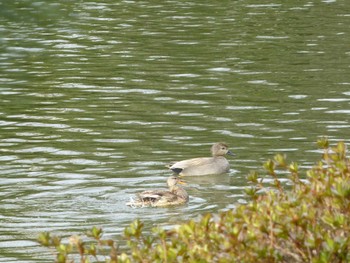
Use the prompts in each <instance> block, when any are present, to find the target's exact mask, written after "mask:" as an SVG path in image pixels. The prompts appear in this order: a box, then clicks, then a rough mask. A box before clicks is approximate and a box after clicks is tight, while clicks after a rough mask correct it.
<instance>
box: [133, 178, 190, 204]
mask: <svg viewBox="0 0 350 263" xmlns="http://www.w3.org/2000/svg"><path fill="white" fill-rule="evenodd" d="M178 184H186V183H185V182H184V181H183V180H182V179H180V178H179V177H176V176H170V177H169V178H168V179H167V185H168V187H169V190H165V189H157V190H148V191H144V192H142V193H139V194H137V197H136V199H131V200H130V202H128V203H126V205H128V206H131V207H166V206H174V205H182V204H185V203H187V202H188V200H189V196H188V194H187V192H186V190H185V189H183V188H182V187H181V186H179V185H178Z"/></svg>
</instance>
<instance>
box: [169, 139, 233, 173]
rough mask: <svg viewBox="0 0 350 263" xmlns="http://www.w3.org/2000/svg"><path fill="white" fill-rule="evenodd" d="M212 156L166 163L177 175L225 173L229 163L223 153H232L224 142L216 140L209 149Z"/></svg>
mask: <svg viewBox="0 0 350 263" xmlns="http://www.w3.org/2000/svg"><path fill="white" fill-rule="evenodd" d="M210 151H211V154H212V157H199V158H193V159H188V160H183V161H179V162H175V163H171V164H169V165H168V168H169V169H170V170H172V171H173V172H174V173H175V174H176V175H178V176H200V175H218V174H224V173H227V172H228V171H229V169H230V164H229V162H228V161H227V159H226V158H225V155H226V154H227V155H232V156H233V155H234V154H233V153H232V152H231V151H230V150H229V149H228V146H227V144H226V143H223V142H217V143H214V145H213V146H212V147H211V149H210Z"/></svg>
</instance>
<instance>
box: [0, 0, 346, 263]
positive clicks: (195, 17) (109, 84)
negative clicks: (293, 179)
mask: <svg viewBox="0 0 350 263" xmlns="http://www.w3.org/2000/svg"><path fill="white" fill-rule="evenodd" d="M346 7H348V3H347V2H346V1H344V0H340V1H320V2H315V1H314V2H313V1H311V2H308V3H307V4H302V3H300V1H288V3H283V4H275V3H266V4H257V3H255V2H252V1H240V2H237V1H235V2H220V3H219V2H218V3H214V2H213V3H210V2H205V3H199V2H198V3H197V2H193V1H187V2H181V1H163V2H161V3H153V4H152V3H151V4H150V3H148V2H145V1H138V2H134V1H120V2H117V3H116V2H115V1H109V0H105V1H103V2H102V3H97V2H79V3H75V2H71V3H70V2H69V3H68V2H60V1H58V2H52V3H46V2H35V1H34V2H33V1H12V2H11V1H7V2H6V3H2V4H1V8H0V10H1V11H0V13H1V15H2V16H1V17H0V19H1V22H2V23H1V26H0V31H1V35H2V38H1V40H0V51H1V52H0V72H1V75H0V94H1V95H0V105H1V110H0V129H1V133H0V152H1V155H0V163H1V166H0V167H1V168H0V169H1V174H2V179H1V182H0V188H1V191H0V196H1V202H0V217H1V220H2V236H1V238H0V254H1V255H2V258H1V259H0V261H1V262H11V261H16V262H39V261H47V260H48V259H50V260H51V259H52V256H51V254H50V252H48V251H47V250H46V249H44V248H41V247H40V246H38V245H37V244H36V243H35V241H34V240H35V238H36V236H37V235H38V233H39V232H40V231H53V232H54V233H56V234H60V235H63V236H65V237H66V236H68V235H70V234H81V233H82V232H84V231H85V230H86V229H88V228H89V227H91V226H93V225H98V226H103V228H104V229H105V233H106V234H107V235H111V236H113V237H120V235H121V234H122V231H123V229H124V227H125V226H127V225H128V224H129V223H130V222H131V221H132V220H134V219H136V218H142V219H144V221H145V223H146V228H147V229H150V227H151V226H154V225H161V226H164V227H170V226H172V225H176V224H178V223H180V222H183V221H185V220H188V219H191V218H197V217H198V216H199V215H201V214H204V213H207V212H218V211H223V210H227V209H231V208H233V207H234V206H235V205H236V204H237V203H242V202H243V203H244V202H245V196H244V195H243V191H242V190H243V189H244V187H246V186H247V181H246V174H247V173H248V172H249V171H250V170H256V169H258V170H259V169H260V167H261V163H262V162H263V161H265V160H266V159H268V158H271V156H273V155H274V154H276V153H279V152H282V153H286V154H287V155H288V157H289V159H292V160H296V161H298V162H299V163H300V164H301V167H309V166H311V165H312V164H313V162H314V161H315V160H316V158H318V156H319V155H320V153H319V152H318V151H317V150H316V146H315V143H314V142H315V141H316V139H317V137H319V136H324V135H326V136H328V137H329V138H330V139H331V141H336V140H339V139H342V140H345V142H349V135H348V132H347V131H348V128H349V126H350V125H349V121H348V120H349V109H348V108H349V101H350V97H349V96H350V91H349V87H350V82H349V79H348V75H349V67H348V64H349V63H348V61H349V55H350V53H349V50H348V44H347V43H349V39H348V38H349V37H348V36H349V33H350V32H349V29H348V27H346V26H344V25H347V24H348V21H347V20H348V17H349V13H346V10H348V8H346ZM217 141H225V142H227V143H228V144H229V146H230V148H231V149H232V150H233V151H234V152H235V153H236V156H235V157H233V158H230V159H229V161H230V163H231V168H232V169H231V171H230V173H229V174H226V175H221V176H206V177H200V178H198V177H188V178H187V179H186V180H187V183H188V186H187V191H188V192H189V194H190V202H189V204H188V205H186V206H180V207H172V208H161V209H152V208H146V209H133V208H129V207H126V206H125V202H127V201H128V200H129V199H130V197H132V196H134V194H135V193H137V192H139V191H143V190H146V189H153V188H165V186H166V183H165V182H166V178H167V177H168V176H169V175H170V173H169V171H168V170H167V168H165V167H164V166H165V164H166V163H168V162H170V161H173V160H179V159H186V158H191V157H196V156H207V155H209V154H210V153H209V148H210V145H211V144H212V143H213V142H217ZM281 176H282V175H281Z"/></svg>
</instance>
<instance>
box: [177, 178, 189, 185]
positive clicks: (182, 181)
mask: <svg viewBox="0 0 350 263" xmlns="http://www.w3.org/2000/svg"><path fill="white" fill-rule="evenodd" d="M177 182H178V183H179V184H183V185H185V184H187V183H186V182H185V181H184V180H182V179H180V178H179V180H178V181H177Z"/></svg>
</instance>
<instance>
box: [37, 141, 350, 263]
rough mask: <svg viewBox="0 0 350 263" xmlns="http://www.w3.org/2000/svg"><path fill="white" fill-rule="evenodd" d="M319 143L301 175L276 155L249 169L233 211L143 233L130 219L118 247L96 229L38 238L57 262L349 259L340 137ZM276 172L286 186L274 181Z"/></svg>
mask: <svg viewBox="0 0 350 263" xmlns="http://www.w3.org/2000/svg"><path fill="white" fill-rule="evenodd" d="M318 145H319V146H320V147H322V148H324V152H323V157H322V160H321V161H319V162H318V163H317V164H316V165H315V166H314V167H313V168H312V169H310V170H308V171H307V172H306V174H301V173H300V171H299V168H298V165H297V163H293V162H292V163H288V162H287V160H286V158H285V156H283V155H276V156H275V158H274V159H273V160H268V161H267V162H266V163H265V164H264V168H265V170H266V172H267V176H265V178H264V179H262V178H261V177H259V175H258V174H257V173H256V172H252V173H251V174H250V175H249V176H248V180H249V181H250V182H251V183H252V186H251V187H250V188H247V189H246V194H247V195H249V196H250V198H251V200H250V201H249V202H248V203H247V204H244V205H243V204H240V205H237V207H236V208H235V209H234V210H230V211H226V212H221V213H219V214H206V215H204V216H202V217H201V219H199V220H197V221H194V220H191V221H189V222H187V223H185V224H182V225H180V226H179V227H178V228H174V229H172V230H164V229H161V228H154V229H153V231H152V233H151V234H144V233H143V223H142V222H141V221H139V220H136V221H134V222H132V223H131V225H130V226H129V227H127V228H126V229H125V233H124V236H125V239H126V240H127V249H126V250H124V252H121V251H119V250H118V248H117V243H116V242H115V241H113V240H106V239H103V237H102V230H101V229H99V228H96V227H94V228H93V229H92V230H91V231H90V232H89V233H88V237H90V240H85V241H83V239H82V238H80V237H77V236H73V237H71V238H70V241H69V243H68V244H63V243H62V242H61V239H60V238H59V237H56V236H52V235H50V234H49V233H42V234H41V235H40V237H39V241H40V243H41V244H42V245H44V246H49V247H54V248H55V251H56V252H55V253H56V261H57V262H71V261H73V259H74V258H75V259H77V258H79V261H80V262H92V261H94V262H96V261H99V262H102V261H104V262H145V263H146V262H325V263H326V262H327V263H328V262H350V235H349V233H350V159H349V158H347V157H346V146H345V144H344V143H343V142H339V143H338V144H337V145H336V146H335V147H332V148H330V147H329V146H328V141H327V140H326V139H322V140H319V141H318ZM282 171H284V172H286V173H287V176H288V177H289V182H290V186H288V187H286V186H285V185H282V184H281V181H280V180H279V179H278V176H277V174H281V172H282ZM266 178H268V179H270V180H267V179H266ZM301 178H304V179H301ZM271 179H272V180H271ZM266 181H267V182H266ZM284 188H287V189H284ZM70 260H71V261H70Z"/></svg>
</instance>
